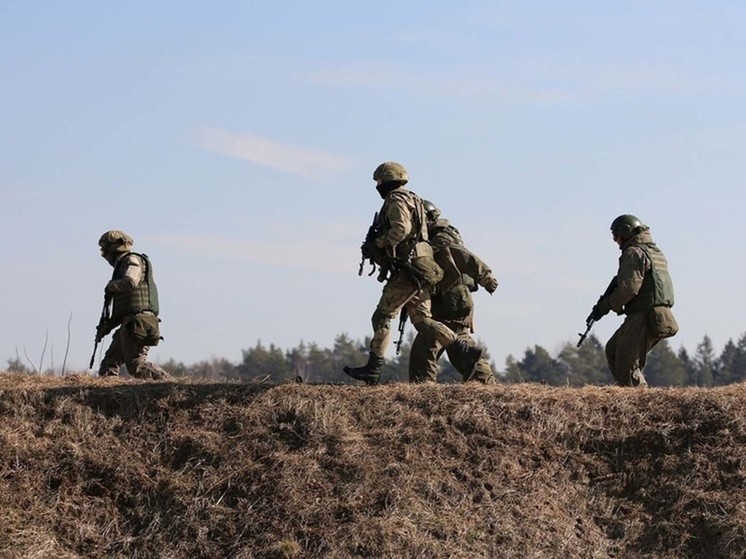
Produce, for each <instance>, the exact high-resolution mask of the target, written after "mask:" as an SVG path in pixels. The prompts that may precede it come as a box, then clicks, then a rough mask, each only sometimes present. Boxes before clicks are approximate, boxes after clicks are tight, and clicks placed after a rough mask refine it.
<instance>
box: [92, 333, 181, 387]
mask: <svg viewBox="0 0 746 559" xmlns="http://www.w3.org/2000/svg"><path fill="white" fill-rule="evenodd" d="M147 357H148V346H146V345H143V343H142V342H141V341H140V340H138V339H137V338H135V337H134V336H133V335H132V332H131V329H130V328H127V326H126V324H125V325H122V327H121V328H119V329H118V330H117V331H116V332H114V335H113V336H112V340H111V345H110V346H109V349H107V350H106V353H105V354H104V358H103V359H102V360H101V366H100V367H99V369H98V376H100V377H111V376H119V369H120V367H121V366H122V365H126V366H127V372H128V373H129V374H130V376H132V377H134V378H145V379H157V380H160V379H167V378H170V375H169V374H168V373H167V372H166V371H164V370H163V369H162V368H161V367H159V366H158V365H156V364H155V363H151V362H149V361H148V360H147Z"/></svg>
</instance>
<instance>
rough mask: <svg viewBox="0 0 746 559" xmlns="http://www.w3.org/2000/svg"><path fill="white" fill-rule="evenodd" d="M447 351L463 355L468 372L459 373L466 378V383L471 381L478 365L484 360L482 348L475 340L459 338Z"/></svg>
mask: <svg viewBox="0 0 746 559" xmlns="http://www.w3.org/2000/svg"><path fill="white" fill-rule="evenodd" d="M446 349H448V350H451V351H455V352H457V353H459V354H461V356H462V357H463V363H464V367H465V369H466V370H464V371H459V373H461V375H462V376H463V377H464V382H468V381H470V380H471V379H472V377H473V376H474V371H476V368H477V363H479V360H480V359H481V358H482V348H480V347H479V346H478V345H477V344H475V343H474V341H473V340H469V339H465V338H458V339H457V340H456V341H455V342H453V343H452V344H451V345H450V346H448V347H447V348H446Z"/></svg>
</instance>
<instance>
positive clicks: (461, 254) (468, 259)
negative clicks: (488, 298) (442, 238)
mask: <svg viewBox="0 0 746 559" xmlns="http://www.w3.org/2000/svg"><path fill="white" fill-rule="evenodd" d="M450 248H451V254H452V255H453V260H454V262H455V263H456V266H457V267H458V269H459V270H460V271H461V273H463V274H467V275H469V276H471V277H473V278H475V279H476V280H477V283H478V284H479V285H481V286H482V287H484V286H485V284H486V283H488V278H490V277H492V278H494V276H493V275H492V270H490V267H489V266H487V264H486V263H485V262H484V260H482V259H481V258H479V257H478V256H477V255H476V254H474V253H473V252H472V251H470V250H469V249H467V248H466V247H463V246H452V247H450Z"/></svg>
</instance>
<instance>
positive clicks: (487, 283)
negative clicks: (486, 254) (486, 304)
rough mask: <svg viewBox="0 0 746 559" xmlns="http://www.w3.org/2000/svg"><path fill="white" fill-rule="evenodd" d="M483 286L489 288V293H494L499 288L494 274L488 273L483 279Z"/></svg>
mask: <svg viewBox="0 0 746 559" xmlns="http://www.w3.org/2000/svg"><path fill="white" fill-rule="evenodd" d="M482 287H484V288H485V289H486V290H487V293H489V294H490V295H492V294H493V293H494V292H495V290H496V289H497V278H496V277H495V276H493V275H492V274H488V275H487V276H486V277H485V278H484V279H483V280H482Z"/></svg>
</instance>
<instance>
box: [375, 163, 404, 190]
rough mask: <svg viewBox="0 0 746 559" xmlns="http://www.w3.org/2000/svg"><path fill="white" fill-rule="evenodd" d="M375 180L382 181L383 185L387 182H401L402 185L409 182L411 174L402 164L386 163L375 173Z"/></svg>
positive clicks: (377, 168)
mask: <svg viewBox="0 0 746 559" xmlns="http://www.w3.org/2000/svg"><path fill="white" fill-rule="evenodd" d="M373 180H374V181H379V180H380V181H381V184H386V183H387V182H399V183H401V184H402V185H404V184H407V183H408V182H409V173H407V170H406V169H405V168H404V165H402V164H401V163H396V162H395V161H386V162H384V163H381V164H380V165H379V166H378V167H376V170H375V171H373Z"/></svg>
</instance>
